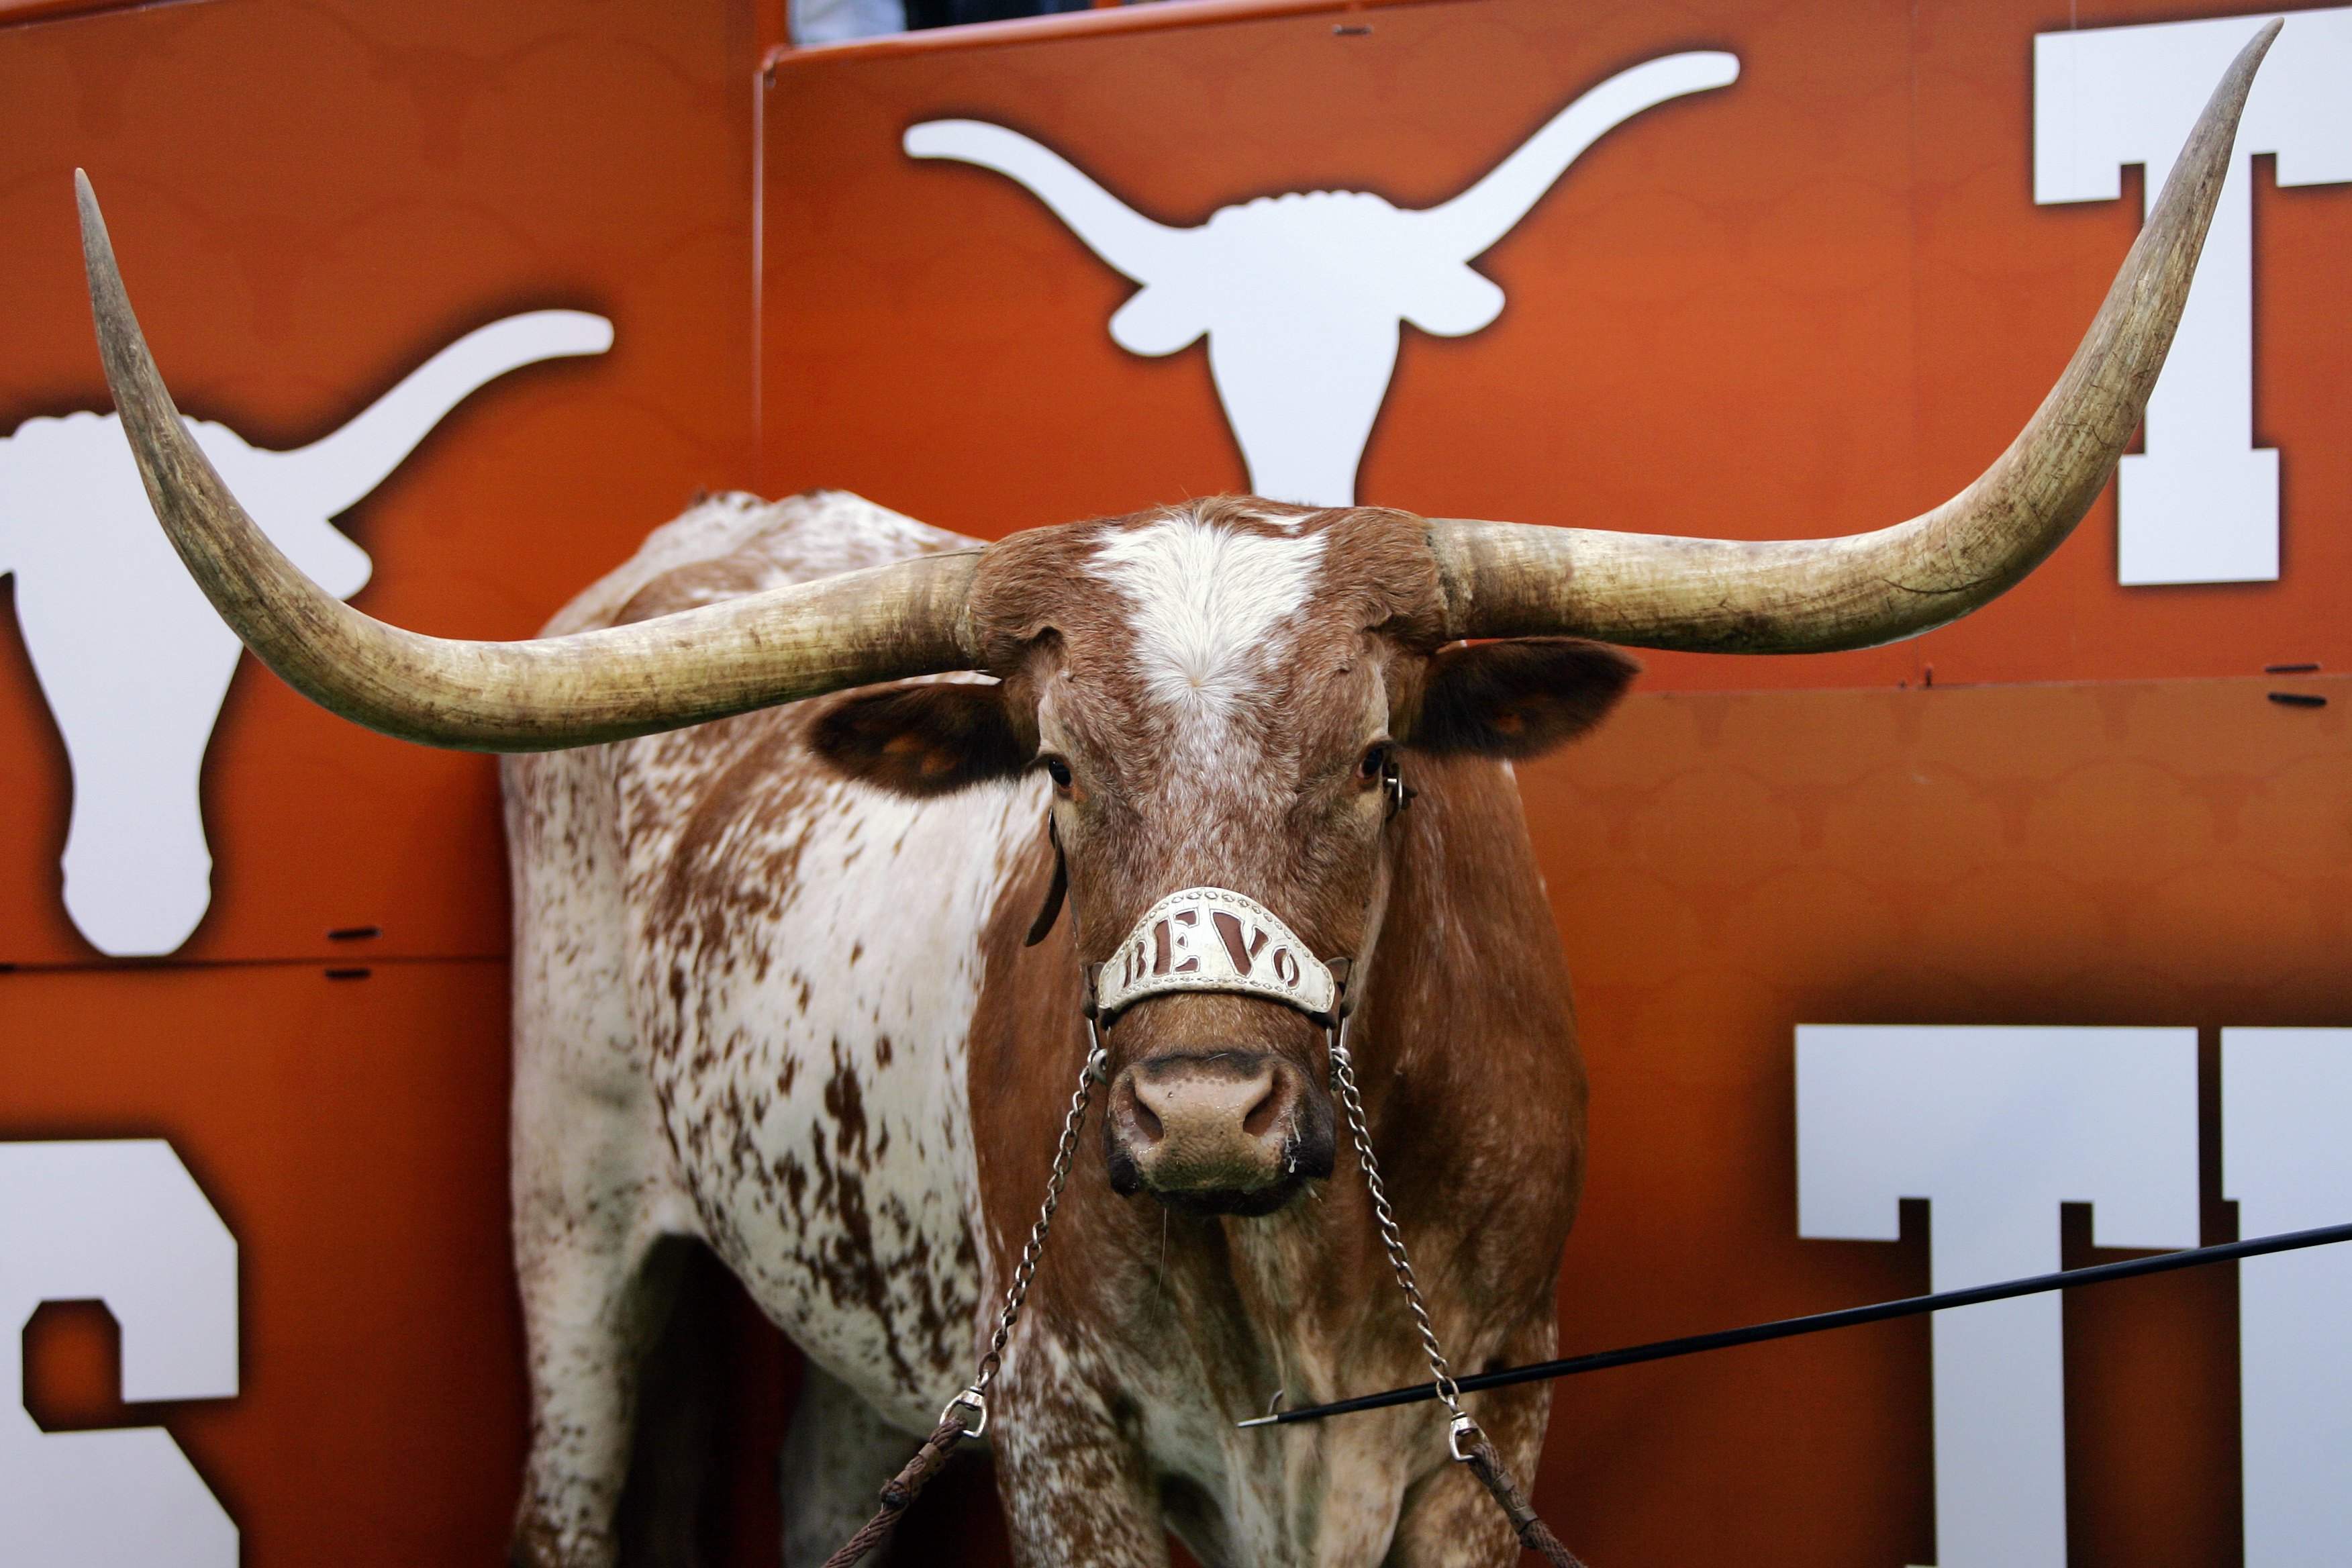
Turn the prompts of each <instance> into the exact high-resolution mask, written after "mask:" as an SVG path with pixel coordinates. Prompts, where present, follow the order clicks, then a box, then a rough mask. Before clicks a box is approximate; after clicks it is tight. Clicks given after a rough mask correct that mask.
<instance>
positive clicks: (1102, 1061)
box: [941, 1018, 1110, 1437]
mask: <svg viewBox="0 0 2352 1568" xmlns="http://www.w3.org/2000/svg"><path fill="white" fill-rule="evenodd" d="M1109 1063H1110V1057H1109V1053H1108V1052H1106V1051H1105V1050H1104V1049H1103V1045H1102V1037H1101V1036H1100V1035H1099V1034H1097V1032H1096V1030H1095V1021H1094V1020H1093V1019H1092V1018H1088V1019H1087V1065H1086V1066H1085V1068H1082V1069H1080V1071H1079V1073H1078V1087H1077V1089H1076V1090H1075V1091H1073V1092H1072V1094H1071V1095H1070V1110H1069V1114H1068V1115H1066V1116H1065V1117H1063V1118H1062V1141H1061V1142H1060V1143H1058V1144H1056V1145H1055V1149H1054V1173H1053V1174H1052V1175H1051V1176H1049V1177H1048V1178H1047V1179H1046V1182H1045V1204H1044V1205H1043V1206H1041V1207H1040V1208H1039V1209H1038V1211H1037V1223H1036V1224H1035V1225H1033V1226H1030V1227H1029V1240H1028V1244H1027V1245H1026V1246H1024V1247H1022V1249H1021V1263H1020V1266H1019V1267H1018V1268H1015V1269H1013V1283H1012V1285H1011V1286H1010V1287H1009V1288H1008V1289H1006V1290H1005V1292H1004V1310H1003V1311H1001V1312H999V1313H998V1314H997V1315H996V1331H995V1332H994V1333H993V1334H992V1335H990V1336H989V1341H988V1351H987V1352H986V1353H985V1354H983V1355H982V1357H981V1358H980V1367H979V1370H978V1373H977V1374H976V1375H975V1376H974V1377H973V1378H972V1380H971V1387H969V1388H967V1389H965V1390H964V1391H963V1392H962V1393H961V1394H957V1395H956V1396H955V1398H953V1399H951V1400H950V1401H949V1402H948V1409H950V1410H953V1409H954V1408H955V1407H956V1406H957V1405H964V1406H966V1407H967V1408H969V1409H971V1410H972V1411H974V1412H976V1413H977V1414H978V1415H979V1418H980V1424H979V1425H978V1426H971V1427H969V1428H967V1430H968V1432H969V1433H970V1435H971V1436H975V1437H976V1436H979V1435H980V1434H981V1432H982V1431H983V1430H984V1429H985V1428H986V1427H987V1426H988V1400H987V1394H988V1385H989V1384H992V1383H994V1382H995V1381H996V1374H997V1373H998V1372H999V1371H1001V1370H1002V1369H1003V1365H1004V1347H1005V1346H1006V1345H1007V1344H1008V1343H1010V1342H1012V1339H1013V1324H1014V1323H1015V1322H1017V1321H1020V1318H1021V1303H1022V1302H1023V1301H1024V1300H1027V1298H1028V1295H1029V1282H1030V1281H1031V1280H1032V1279H1035V1278H1036V1275H1037V1258H1038V1256H1039V1255H1040V1254H1041V1253H1043V1252H1044V1251H1045V1232H1046V1230H1047V1228H1048V1227H1049V1226H1052V1225H1053V1223H1054V1210H1055V1208H1057V1207H1059V1206H1060V1205H1061V1202H1062V1189H1063V1187H1064V1186H1066V1185H1067V1184H1068V1183H1069V1180H1070V1163H1071V1161H1072V1160H1074V1159H1076V1157H1077V1152H1078V1129H1079V1128H1080V1127H1081V1126H1083V1125H1084V1124H1085V1122H1086V1119H1087V1101H1088V1100H1091V1099H1092V1098H1093V1097H1094V1091H1095V1085H1097V1083H1106V1082H1108V1081H1109V1079H1110V1073H1109V1070H1108V1068H1109ZM941 1419H945V1415H944V1414H943V1415H942V1416H941Z"/></svg>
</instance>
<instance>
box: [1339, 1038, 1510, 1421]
mask: <svg viewBox="0 0 2352 1568" xmlns="http://www.w3.org/2000/svg"><path fill="white" fill-rule="evenodd" d="M1331 1083H1332V1086H1333V1087H1334V1088H1336V1089H1339V1103H1340V1104H1341V1105H1342V1106H1344V1107H1346V1108H1347V1111H1348V1135H1349V1137H1350V1138H1351V1139H1353V1140H1354V1141H1355V1144H1356V1160H1357V1163H1360V1164H1361V1165H1362V1166H1363V1168H1364V1185H1365V1187H1366V1188H1368V1189H1369V1190H1370V1193H1371V1194H1372V1220H1373V1223H1374V1224H1376V1225H1377V1226H1380V1232H1381V1245H1382V1246H1384V1247H1387V1248H1388V1253H1389V1266H1390V1267H1391V1268H1394V1269H1395V1270H1396V1277H1397V1284H1398V1285H1400V1286H1401V1287H1402V1288H1403V1289H1404V1301H1405V1305H1406V1306H1408V1307H1410V1308H1411V1309H1412V1326H1413V1330H1414V1331H1415V1332H1417V1333H1419V1334H1420V1335H1421V1348H1422V1352H1423V1354H1425V1355H1427V1356H1428V1357H1429V1370H1430V1373H1431V1380H1432V1381H1433V1382H1434V1383H1435V1384H1437V1397H1438V1398H1439V1399H1441V1400H1443V1401H1444V1404H1445V1408H1446V1409H1447V1410H1449V1411H1451V1412H1452V1413H1453V1416H1454V1432H1453V1436H1452V1437H1451V1439H1450V1446H1451V1447H1452V1448H1453V1450H1454V1458H1457V1459H1459V1458H1464V1457H1465V1456H1464V1455H1463V1453H1462V1443H1461V1440H1462V1438H1463V1436H1465V1433H1466V1432H1467V1431H1470V1430H1475V1426H1467V1425H1466V1424H1467V1423H1469V1421H1470V1417H1469V1416H1468V1415H1465V1414H1464V1413H1463V1410H1462V1390H1461V1389H1460V1388H1459V1387H1457V1386H1455V1384H1454V1372H1453V1369H1452V1368H1450V1367H1449V1366H1447V1365H1446V1363H1445V1351H1444V1347H1442V1346H1440V1345H1439V1344H1438V1342H1437V1330H1436V1329H1435V1328H1434V1327H1433V1325H1432V1324H1431V1323H1430V1321H1429V1306H1428V1303H1427V1302H1425V1301H1423V1300H1422V1298H1421V1282H1420V1281H1419V1280H1417V1279H1414V1278H1413V1273H1412V1258H1408V1257H1406V1256H1405V1250H1404V1237H1403V1236H1402V1233H1400V1232H1399V1231H1398V1229H1397V1222H1396V1213H1395V1211H1394V1210H1392V1209H1391V1208H1390V1207H1389V1191H1388V1187H1387V1184H1384V1183H1383V1182H1382V1181H1381V1166H1380V1162H1379V1161H1378V1160H1376V1159H1374V1158H1373V1157H1372V1138H1371V1133H1370V1131H1368V1130H1367V1128H1366V1123H1365V1121H1364V1097H1363V1095H1362V1094H1361V1093H1360V1092H1359V1091H1358V1089H1357V1088H1356V1063H1355V1058H1352V1057H1350V1056H1349V1054H1348V1020H1347V1019H1345V1018H1342V1019H1340V1020H1339V1027H1338V1028H1337V1029H1334V1030H1333V1031H1332V1032H1331Z"/></svg>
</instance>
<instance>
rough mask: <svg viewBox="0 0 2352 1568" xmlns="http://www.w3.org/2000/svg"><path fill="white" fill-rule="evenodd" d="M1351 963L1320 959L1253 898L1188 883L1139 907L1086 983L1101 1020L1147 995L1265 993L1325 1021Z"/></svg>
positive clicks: (1331, 1014)
mask: <svg viewBox="0 0 2352 1568" xmlns="http://www.w3.org/2000/svg"><path fill="white" fill-rule="evenodd" d="M1348 970H1349V963H1348V961H1347V960H1346V959H1334V960H1332V961H1330V962H1329V963H1325V962H1324V961H1323V960H1321V959H1319V958H1317V957H1316V956H1315V953H1314V950H1313V949H1311V948H1309V947H1308V946H1307V944H1306V943H1305V942H1301V941H1300V940H1299V939H1298V935H1297V932H1295V931H1292V930H1291V929H1290V928H1289V927H1288V926H1286V925H1285V924H1283V923H1282V921H1281V919H1280V917H1278V916H1277V915H1276V914H1275V912H1274V911H1273V910H1269V909H1267V908H1266V907H1265V905H1264V904H1261V903H1259V902H1258V901H1257V900H1255V899H1253V898H1249V897H1247V896H1245V895H1244V894H1241V893H1236V892H1234V891H1232V890H1231V889H1225V888H1186V889H1183V890H1182V891H1181V892H1175V893H1171V894H1169V895H1168V896H1167V897H1166V898H1164V899H1162V900H1160V901H1159V902H1158V903H1156V904H1154V905H1152V906H1151V907H1150V909H1148V910H1145V911H1144V912H1143V918H1142V919H1141V920H1139V921H1136V922H1135V927H1134V929H1133V930H1131V931H1129V932H1128V933H1127V936H1126V939H1125V940H1124V941H1122V942H1120V943H1119V944H1118V947H1116V948H1114V949H1112V950H1111V955H1110V957H1109V959H1108V960H1107V961H1106V962H1105V963H1101V964H1099V965H1097V966H1095V967H1093V968H1092V969H1090V970H1089V971H1088V975H1087V978H1088V981H1089V984H1088V987H1087V989H1088V991H1089V992H1090V993H1091V999H1092V1001H1093V1005H1094V1010H1095V1013H1096V1016H1097V1017H1099V1018H1100V1019H1101V1020H1102V1021H1103V1023H1104V1024H1105V1025H1106V1026H1108V1023H1109V1021H1110V1020H1111V1019H1113V1018H1115V1017H1117V1016H1118V1015H1119V1014H1120V1013H1122V1012H1124V1011H1126V1010H1127V1009H1128V1008H1129V1007H1130V1006H1133V1005H1135V1004H1136V1003H1138V1002H1140V1001H1142V1000H1143V999H1144V998H1145V997H1147V996H1159V995H1163V994H1167V993H1169V992H1172V991H1230V992H1238V993H1240V994H1244V995H1249V996H1263V997H1265V999H1266V1000H1268V1001H1271V1002H1281V1003H1286V1004H1287V1005H1290V1006H1293V1007H1296V1008H1297V1009H1298V1010H1299V1011H1300V1012H1302V1013H1304V1014H1306V1015H1307V1016H1308V1017H1310V1018H1313V1019H1315V1020H1317V1021H1318V1023H1322V1024H1324V1025H1326V1026H1328V1025H1329V1024H1330V1023H1331V1022H1332V1021H1333V1019H1334V1018H1336V1016H1338V1013H1339V1007H1340V1000H1341V997H1342V995H1343V994H1344V993H1345V991H1346V988H1347V977H1348Z"/></svg>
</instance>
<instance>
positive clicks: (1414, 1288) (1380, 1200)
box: [827, 1016, 1584, 1568]
mask: <svg viewBox="0 0 2352 1568" xmlns="http://www.w3.org/2000/svg"><path fill="white" fill-rule="evenodd" d="M1331 1086H1332V1087H1333V1088H1334V1089H1338V1090H1339V1103H1340V1105H1341V1106H1342V1107H1343V1108H1344V1109H1345V1110H1347V1113H1348V1136H1349V1139H1350V1140H1351V1141H1352V1142H1354V1143H1355V1145H1356V1163H1358V1164H1359V1165H1360V1166H1361V1167H1362V1168H1363V1172H1364V1186H1365V1189H1366V1190H1367V1191H1368V1192H1370V1194H1371V1195H1372V1222H1373V1224H1374V1225H1376V1226H1378V1227H1379V1228H1380V1233H1381V1246H1383V1247H1386V1248H1387V1249H1388V1255H1389V1267H1390V1268H1392V1269H1394V1270H1395V1271H1396V1279H1397V1284H1398V1286H1399V1287H1400V1288H1401V1289H1403V1291H1404V1302H1405V1305H1406V1306H1407V1307H1408V1308H1410V1309H1411V1310H1412V1326H1413V1331H1414V1332H1415V1333H1417V1334H1419V1335H1420V1336H1421V1349H1422V1353H1423V1355H1425V1356H1427V1357H1428V1358H1429V1372H1430V1380H1431V1382H1433V1384H1436V1386H1437V1397H1438V1398H1439V1400H1441V1401H1442V1402H1443V1403H1444V1405H1445V1408H1446V1410H1447V1412H1448V1413H1449V1414H1450V1415H1452V1417H1453V1419H1452V1421H1451V1422H1450V1423H1449V1424H1448V1426H1447V1429H1446V1435H1445V1447H1446V1451H1447V1452H1448V1453H1451V1454H1452V1455H1453V1456H1454V1458H1455V1459H1457V1460H1459V1461H1460V1462H1461V1463H1463V1464H1465V1465H1467V1466H1469V1467H1470V1473H1471V1474H1473V1475H1475V1476H1476V1477H1477V1478H1478V1479H1479V1480H1480V1481H1481V1482H1482V1483H1484V1484H1485V1486H1486V1490H1487V1492H1488V1493H1489V1494H1491V1495H1492V1496H1493V1498H1494V1500H1495V1505H1496V1507H1497V1508H1500V1509H1501V1510H1503V1516H1504V1517H1505V1518H1506V1519H1508V1520H1509V1521H1511V1531H1512V1533H1513V1534H1515V1535H1517V1537H1518V1538H1519V1544H1520V1545H1522V1546H1524V1547H1526V1548H1527V1549H1528V1551H1530V1552H1537V1553H1538V1554H1539V1555H1541V1556H1542V1558H1543V1559H1544V1561H1546V1562H1547V1563H1551V1564H1552V1568H1584V1565H1583V1564H1582V1563H1580V1562H1578V1561H1577V1559H1576V1556H1575V1554H1574V1553H1573V1552H1570V1551H1569V1549H1568V1548H1567V1547H1565V1546H1562V1545H1561V1544H1560V1543H1559V1537H1558V1536H1556V1535H1554V1534H1553V1533H1552V1532H1551V1531H1550V1529H1549V1527H1548V1526H1546V1525H1545V1523H1544V1521H1543V1520H1542V1518H1541V1516H1539V1515H1538V1513H1537V1512H1536V1510H1535V1508H1534V1506H1533V1505H1532V1504H1530V1503H1529V1502H1528V1498H1527V1494H1526V1493H1525V1492H1523V1491H1521V1490H1520V1489H1519V1483H1518V1481H1517V1479H1515V1478H1514V1477H1513V1476H1512V1474H1511V1471H1510V1467H1508V1466H1507V1465H1506V1464H1504V1463H1503V1456H1502V1455H1501V1454H1499V1453H1497V1452H1496V1450H1495V1445H1494V1444H1493V1443H1491V1442H1489V1441H1487V1439H1486V1433H1485V1432H1484V1431H1483V1430H1481V1429H1480V1427H1479V1426H1478V1423H1477V1422H1475V1421H1474V1420H1472V1419H1471V1418H1470V1415H1469V1414H1468V1413H1467V1412H1466V1411H1465V1410H1464V1409H1463V1408H1462V1390H1461V1387H1460V1386H1459V1385H1458V1384H1455V1383H1454V1371H1453V1369H1452V1368H1451V1367H1450V1366H1448V1365H1447V1364H1446V1361H1445V1352H1444V1348H1443V1347H1442V1346H1441V1345H1439V1343H1438V1342H1437V1330H1436V1328H1435V1327H1434V1326H1433V1324H1432V1323H1431V1322H1430V1321H1429V1304H1428V1303H1427V1302H1426V1301H1424V1300H1422V1295H1421V1282H1420V1280H1418V1279H1415V1278H1414V1277H1413V1272H1412V1258H1409V1257H1407V1256H1406V1255H1405V1250H1404V1235H1403V1233H1402V1231H1400V1230H1399V1229H1398V1228H1397V1222H1396V1212H1395V1211H1394V1210H1393V1209H1391V1207H1390V1206H1389V1191H1388V1184H1386V1183H1384V1182H1382V1181H1381V1166H1380V1162H1379V1161H1378V1160H1377V1159H1375V1158H1374V1157H1373V1155H1372V1138H1371V1132H1370V1129H1369V1126H1368V1124H1367V1122H1366V1121H1365V1117H1364V1097H1363V1094H1362V1092H1361V1091H1360V1089H1358V1088H1357V1085H1356V1063H1355V1058H1353V1057H1351V1056H1349V1054H1348V1020H1347V1018H1346V1017H1345V1016H1342V1017H1341V1018H1340V1020H1339V1027H1338V1028H1336V1029H1334V1030H1333V1031H1332V1032H1331ZM827 1568H832V1565H831V1564H828V1565H827Z"/></svg>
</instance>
